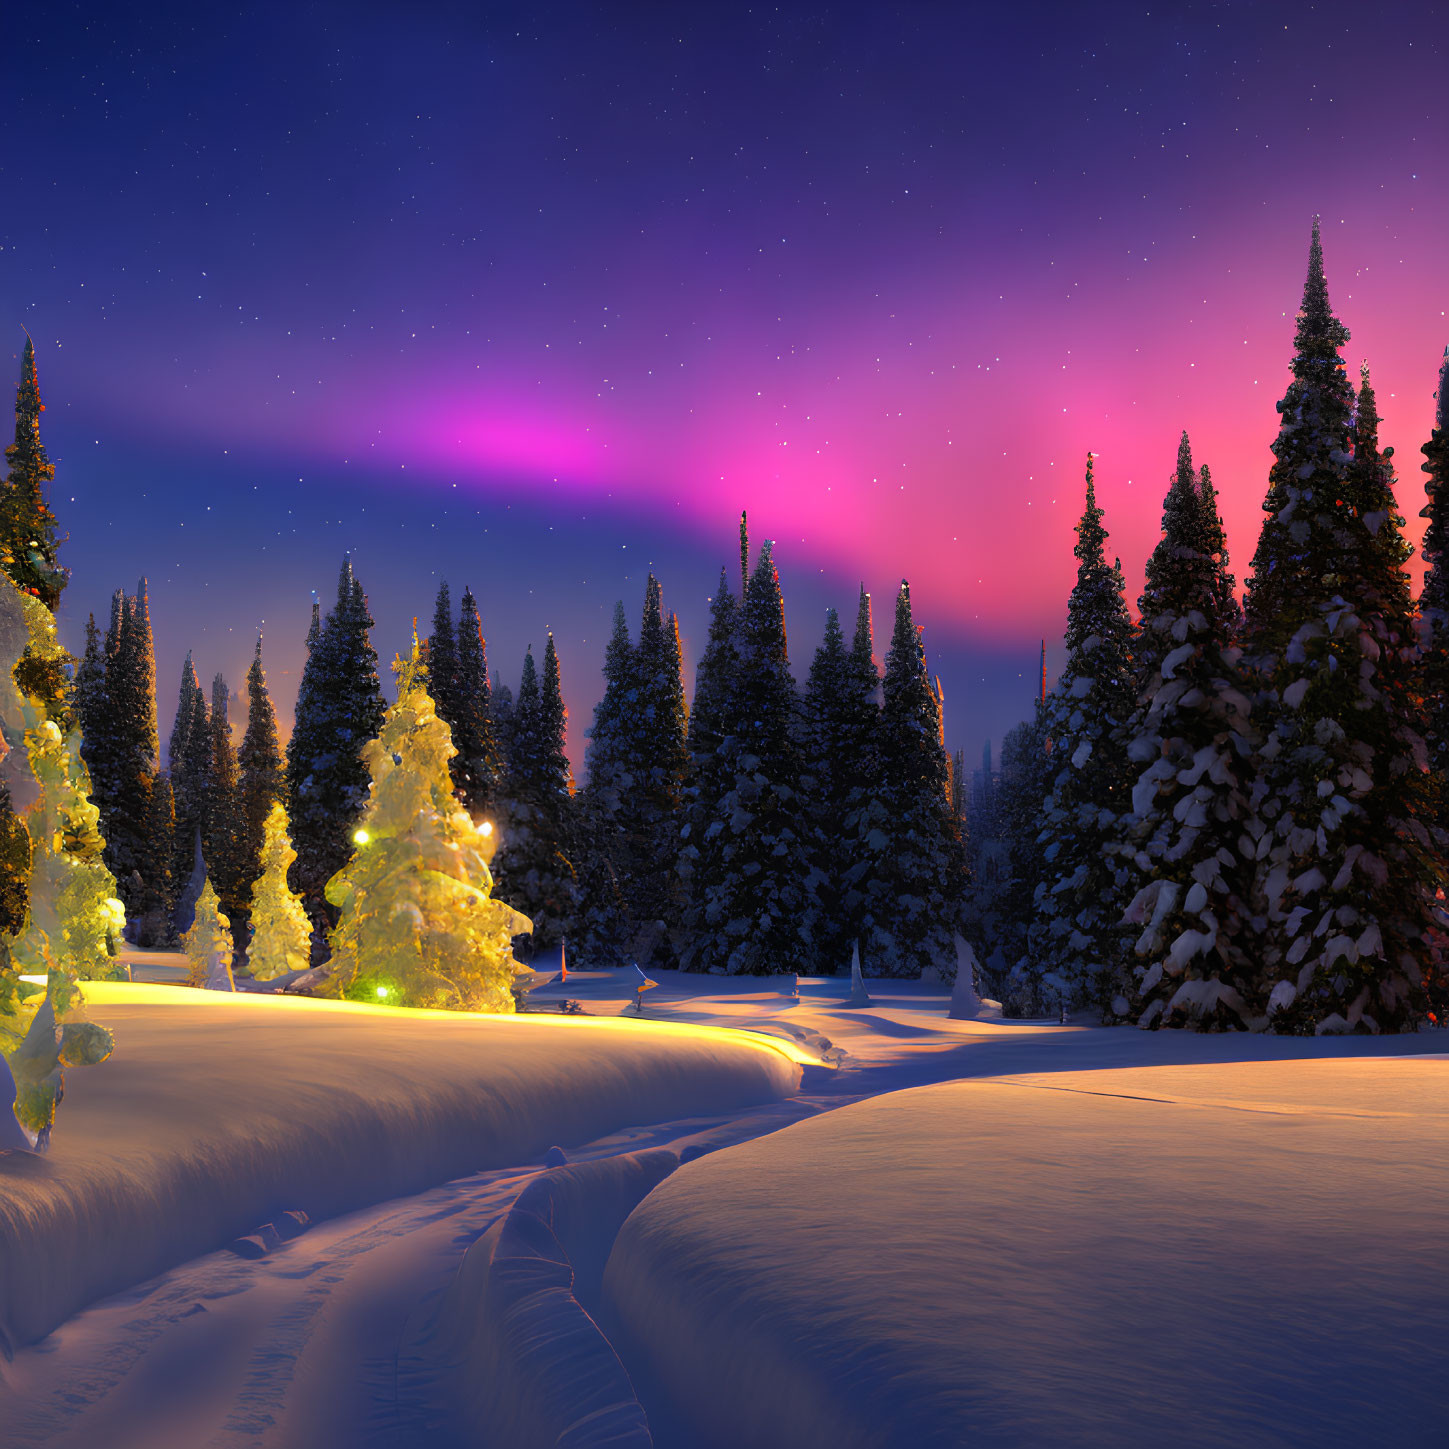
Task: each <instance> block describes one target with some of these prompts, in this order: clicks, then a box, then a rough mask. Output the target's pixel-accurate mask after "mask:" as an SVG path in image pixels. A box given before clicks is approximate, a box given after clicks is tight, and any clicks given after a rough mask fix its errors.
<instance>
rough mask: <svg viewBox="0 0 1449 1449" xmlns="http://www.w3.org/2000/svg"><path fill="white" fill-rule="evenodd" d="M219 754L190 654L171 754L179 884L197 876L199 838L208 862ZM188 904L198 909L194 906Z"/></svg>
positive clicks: (181, 925)
mask: <svg viewBox="0 0 1449 1449" xmlns="http://www.w3.org/2000/svg"><path fill="white" fill-rule="evenodd" d="M213 752H214V751H213V739H212V733H211V719H210V716H209V714H208V711H207V708H206V696H205V695H204V694H203V693H202V692H201V682H200V680H198V679H197V677H196V668H195V666H194V665H193V664H192V662H191V655H190V654H189V653H188V654H187V656H186V663H185V664H183V665H182V666H181V692H180V695H179V697H178V699H177V702H176V718H175V720H174V721H173V722H172V725H171V742H170V745H169V746H168V748H167V752H166V755H167V763H168V766H169V769H168V772H167V773H168V775H169V777H170V780H171V797H172V801H173V803H174V806H175V811H176V827H175V834H174V836H173V840H174V845H173V848H172V853H171V877H172V879H173V880H175V881H176V882H178V884H179V883H180V882H182V881H184V880H186V878H187V877H188V876H189V875H190V873H191V868H192V862H193V858H194V856H195V854H196V842H197V841H198V840H200V841H201V850H202V856H203V858H206V845H207V834H208V830H209V826H210V822H211V806H212V796H213V782H212V755H213ZM208 864H209V862H208ZM178 904H179V902H178ZM188 904H189V905H194V902H188ZM174 924H175V926H176V929H177V930H179V931H184V930H185V929H186V928H187V926H188V925H189V924H190V921H189V919H188V920H182V919H179V918H178V919H177V920H176V922H175V923H174Z"/></svg>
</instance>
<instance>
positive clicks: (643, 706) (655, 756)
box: [621, 574, 689, 965]
mask: <svg viewBox="0 0 1449 1449" xmlns="http://www.w3.org/2000/svg"><path fill="white" fill-rule="evenodd" d="M630 662H631V665H632V669H631V673H632V689H631V691H630V693H631V696H632V707H631V708H630V709H629V711H628V713H627V715H626V717H625V722H624V723H625V730H626V733H625V741H626V743H625V755H626V758H627V760H628V766H629V774H630V776H631V777H632V785H631V788H630V789H629V790H628V791H627V793H626V794H625V795H624V797H623V799H622V801H621V805H622V807H623V813H622V825H623V844H624V849H625V855H624V874H623V881H622V887H623V891H624V904H625V909H626V911H627V913H628V915H629V917H630V919H631V921H632V922H633V925H634V932H635V936H634V951H635V954H636V955H637V956H638V958H639V960H641V961H643V962H646V963H647V962H651V961H652V962H654V963H655V964H661V965H662V964H672V962H673V960H674V944H673V943H674V938H675V937H676V935H677V933H678V930H679V927H680V922H681V910H682V902H681V897H680V892H679V890H678V884H677V880H678V878H677V875H676V872H675V850H676V842H677V837H678V832H679V811H680V807H681V804H682V802H683V794H684V779H685V774H686V771H687V768H688V762H689V753H688V744H687V739H688V727H689V715H688V710H687V709H686V707H685V703H684V679H683V677H682V675H681V672H680V670H681V660H680V647H679V625H678V623H677V621H676V620H675V618H674V616H673V615H672V614H671V615H669V616H668V617H667V618H666V617H665V614H664V604H663V591H662V589H661V587H660V584H659V580H658V579H656V578H655V577H654V575H653V574H650V575H649V582H648V585H647V587H646V590H645V597H644V617H643V620H642V621H641V623H640V626H639V643H638V646H637V647H636V648H635V649H634V651H633V653H632V656H631V661H630Z"/></svg>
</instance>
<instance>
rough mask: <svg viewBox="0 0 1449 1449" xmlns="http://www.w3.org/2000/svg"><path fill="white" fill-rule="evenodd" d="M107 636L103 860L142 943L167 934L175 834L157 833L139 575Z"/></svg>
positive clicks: (152, 700) (151, 699)
mask: <svg viewBox="0 0 1449 1449" xmlns="http://www.w3.org/2000/svg"><path fill="white" fill-rule="evenodd" d="M112 625H113V630H112V632H113V635H114V638H115V643H114V648H112V646H111V639H112V635H111V634H108V635H107V663H106V701H107V708H108V713H109V715H110V719H111V734H112V738H113V739H114V741H115V754H114V757H113V773H112V777H111V781H110V786H111V789H110V792H109V794H110V798H109V800H107V801H105V802H104V803H105V805H106V807H107V809H106V813H105V816H104V820H103V826H104V833H105V841H106V864H107V866H108V867H109V868H110V870H111V872H112V874H113V875H114V876H115V877H116V883H117V886H118V889H119V893H120V897H121V899H122V900H123V901H124V902H125V905H126V914H127V917H128V918H129V919H130V921H131V922H132V924H133V927H134V929H135V932H136V940H137V942H138V943H139V944H141V945H159V944H162V943H164V942H165V940H166V939H167V936H168V933H169V929H170V924H169V912H170V908H171V902H170V899H169V896H168V890H169V882H170V875H171V868H172V865H171V863H172V853H173V843H172V837H171V836H169V835H167V836H162V835H160V834H158V825H159V822H160V821H161V819H162V817H163V815H164V813H165V812H163V811H161V810H159V809H158V808H157V805H156V802H155V799H154V797H155V794H156V790H157V788H158V784H157V782H158V780H159V777H160V768H159V760H160V754H161V747H160V740H159V737H158V733H157V728H156V655H155V650H154V647H153V645H152V642H151V613H150V604H149V601H148V599H147V596H146V580H145V579H142V580H141V582H140V584H139V585H138V587H137V590H136V593H135V595H134V596H132V597H129V598H128V597H125V596H124V595H123V596H122V597H121V599H120V602H119V606H118V607H117V608H116V609H115V610H114V611H113V615H112Z"/></svg>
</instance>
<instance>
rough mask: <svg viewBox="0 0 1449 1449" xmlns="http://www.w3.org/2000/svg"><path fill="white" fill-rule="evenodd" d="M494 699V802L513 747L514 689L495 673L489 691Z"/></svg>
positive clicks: (496, 799) (501, 788)
mask: <svg viewBox="0 0 1449 1449" xmlns="http://www.w3.org/2000/svg"><path fill="white" fill-rule="evenodd" d="M489 694H490V696H491V698H492V701H493V738H494V739H495V740H496V741H497V744H498V781H497V785H496V787H495V793H494V802H495V804H496V803H497V801H498V797H499V795H500V794H501V792H502V790H503V777H504V775H505V774H506V773H507V770H508V756H509V752H510V751H511V749H512V747H513V713H514V707H513V691H512V690H511V689H509V687H508V686H507V685H506V684H504V683H503V681H502V680H501V679H499V677H498V676H497V675H496V674H495V675H494V676H493V687H492V689H491V690H490V691H489Z"/></svg>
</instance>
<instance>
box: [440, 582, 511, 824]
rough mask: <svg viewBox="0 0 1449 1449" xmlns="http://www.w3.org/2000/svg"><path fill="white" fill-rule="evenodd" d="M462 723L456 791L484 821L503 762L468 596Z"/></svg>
mask: <svg viewBox="0 0 1449 1449" xmlns="http://www.w3.org/2000/svg"><path fill="white" fill-rule="evenodd" d="M457 707H458V720H457V723H456V724H455V725H454V726H453V745H454V748H455V749H456V750H457V751H458V753H457V754H456V755H455V756H454V757H453V762H452V769H453V786H454V789H455V790H457V792H458V799H459V800H460V801H461V802H462V804H463V808H464V809H465V810H467V812H468V813H469V814H470V815H471V816H473V818H474V819H475V820H476V819H481V818H482V817H483V816H485V815H487V814H489V813H490V812H491V811H492V810H493V808H494V803H495V801H496V799H497V795H498V778H499V775H500V774H501V773H502V769H503V762H502V760H501V759H500V757H499V753H498V741H497V739H496V737H495V734H494V726H493V705H492V697H491V691H490V689H489V688H488V653H487V648H486V646H485V645H484V643H483V629H482V625H481V623H480V621H479V618H478V601H477V600H476V599H475V598H474V597H473V593H472V590H471V589H464V590H463V599H462V603H461V605H460V608H459V618H458V706H457Z"/></svg>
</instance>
